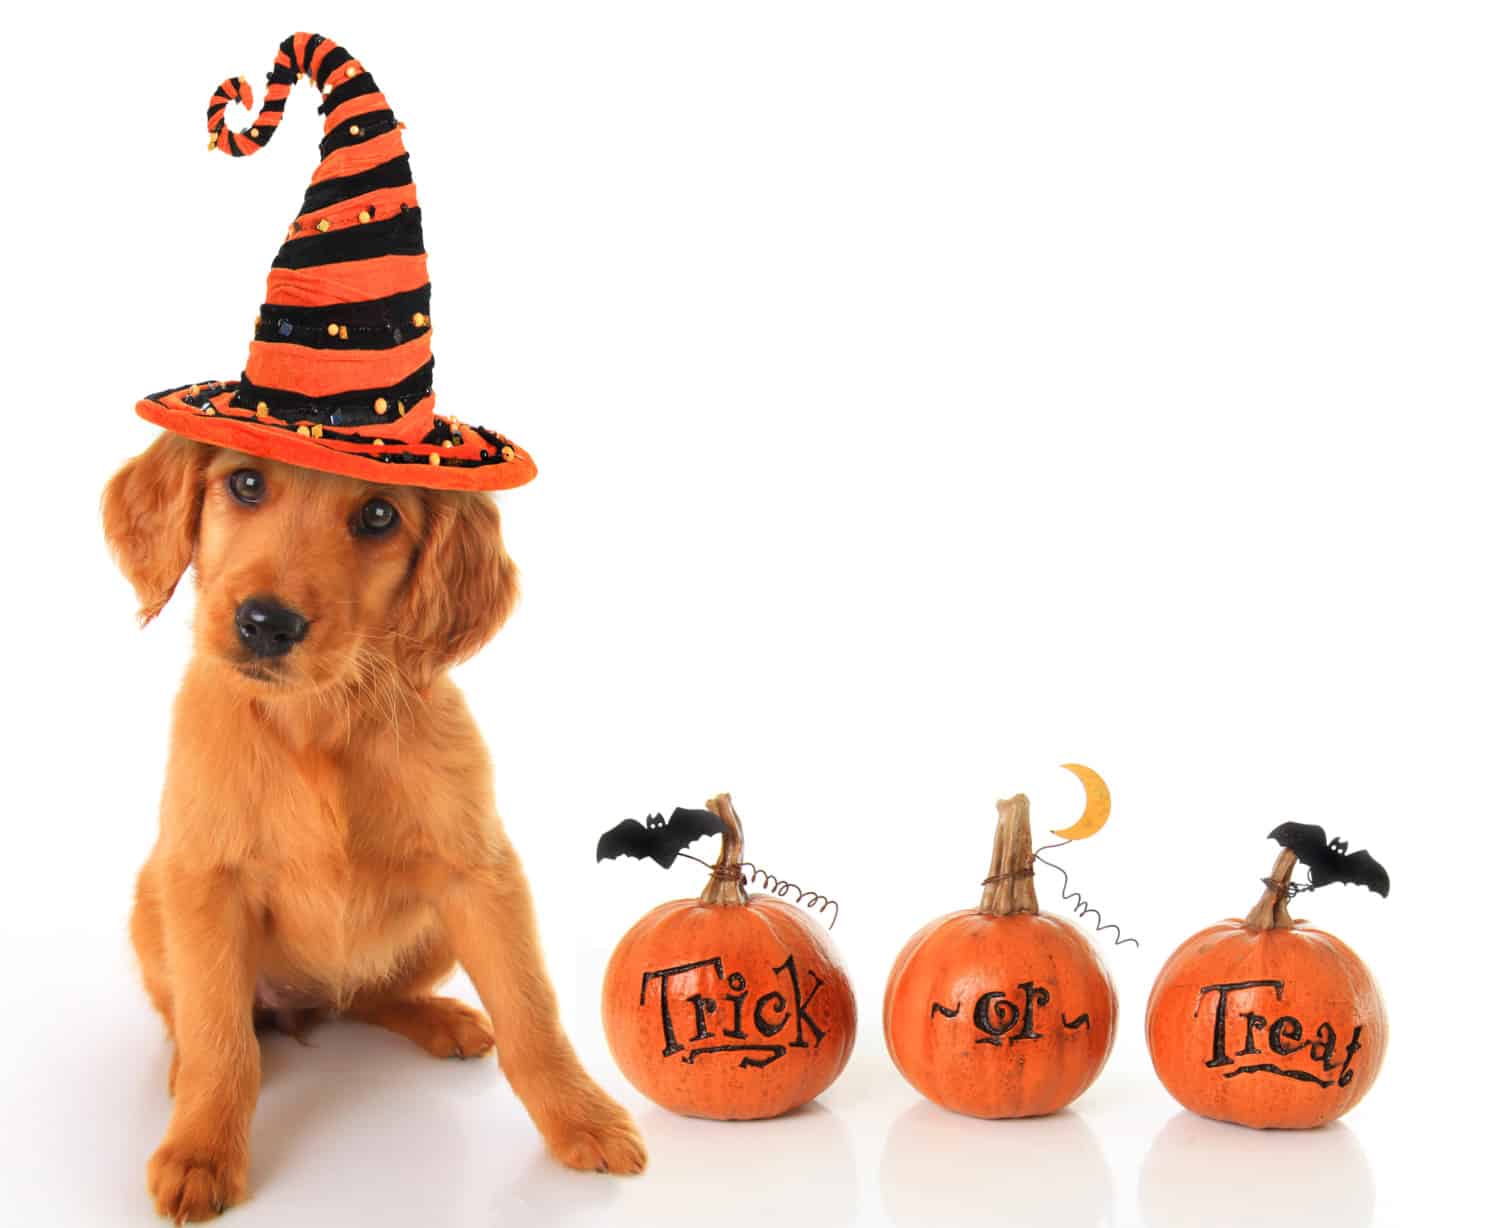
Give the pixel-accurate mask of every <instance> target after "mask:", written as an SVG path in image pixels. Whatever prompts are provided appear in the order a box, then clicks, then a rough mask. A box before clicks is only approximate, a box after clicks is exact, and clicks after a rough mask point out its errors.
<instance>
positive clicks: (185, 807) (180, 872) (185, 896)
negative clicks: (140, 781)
mask: <svg viewBox="0 0 1500 1228" xmlns="http://www.w3.org/2000/svg"><path fill="white" fill-rule="evenodd" d="M242 468H252V469H255V470H257V471H259V472H260V473H261V474H262V475H263V477H264V480H265V491H266V493H265V497H264V499H263V500H262V502H261V503H260V504H258V505H256V506H253V507H251V506H245V505H243V504H241V503H239V502H238V501H237V500H236V499H235V498H234V497H233V496H232V495H231V494H230V493H229V490H228V487H227V485H226V478H227V476H228V475H229V474H231V473H233V472H234V471H236V470H238V469H242ZM375 495H378V496H380V497H381V498H384V499H387V500H389V501H390V502H391V503H393V504H394V505H395V506H396V508H397V510H398V512H399V514H400V521H399V523H398V524H397V526H396V527H395V528H394V529H393V530H392V531H391V532H390V533H389V534H387V535H386V536H383V537H380V538H378V539H376V538H370V537H361V536H356V534H355V533H354V532H353V531H352V529H351V526H352V525H353V524H354V523H355V520H354V518H355V517H357V516H358V515H359V511H360V508H361V507H362V506H363V505H364V502H365V501H366V500H368V499H370V498H371V497H372V496H375ZM103 512H104V527H105V534H106V536H107V538H108V540H109V543H110V546H111V548H112V549H113V550H114V553H115V556H116V558H117V559H118V561H119V563H120V567H121V570H122V571H123V572H124V573H125V575H126V576H127V577H128V578H129V580H130V582H131V583H132V584H133V585H134V587H135V590H136V594H137V596H138V598H139V601H140V606H141V617H142V619H143V621H145V620H149V619H151V618H152V617H154V616H155V615H156V614H157V613H158V612H159V611H160V610H161V608H162V607H163V606H164V605H165V604H166V602H167V600H168V598H169V597H170V596H171V595H172V590H173V589H174V588H175V587H176V584H177V582H178V580H179V579H180V578H181V576H182V574H183V572H184V571H185V570H186V569H187V567H188V565H189V564H190V563H192V564H193V567H194V573H195V577H196V581H197V589H198V604H197V610H196V613H195V617H194V654H193V658H192V661H191V664H190V665H189V667H188V671H187V675H186V677H185V678H184V680H183V683H182V688H181V691H180V692H179V694H178V697H177V705H176V711H175V719H174V724H173V732H172V744H171V754H170V760H169V764H168V768H167V779H166V785H165V789H164V791H163V795H162V801H161V826H160V834H159V837H158V840H157V843H156V846H155V848H154V849H153V850H152V853H151V856H150V858H149V859H148V861H147V862H146V865H145V867H144V868H143V869H142V871H141V874H140V879H139V883H138V885H137V891H136V905H135V911H134V915H133V917H132V919H131V936H132V938H133V940H134V944H135V949H136V951H137V953H138V955H139V957H140V962H141V969H142V972H143V975H144V979H145V983H146V989H147V991H148V992H149V994H150V996H151V1000H152V1002H153V1003H155V1005H156V1008H157V1009H158V1010H159V1011H160V1012H161V1014H162V1017H163V1018H164V1019H165V1020H166V1024H167V1029H168V1033H169V1035H170V1037H171V1040H172V1042H173V1044H174V1045H175V1054H174V1056H173V1060H172V1068H171V1076H170V1086H171V1089H172V1092H173V1094H174V1096H175V1103H174V1108H173V1114H172V1119H171V1124H170V1126H169V1127H168V1129H167V1134H166V1138H165V1140H164V1141H163V1142H162V1144H161V1146H160V1147H159V1148H158V1149H157V1151H156V1154H155V1155H154V1156H153V1157H152V1158H151V1162H150V1164H149V1166H148V1169H147V1182H148V1186H149V1189H150V1193H151V1195H152V1197H153V1198H154V1199H155V1201H156V1205H157V1208H158V1210H159V1211H160V1212H161V1213H162V1214H164V1215H167V1216H171V1217H172V1218H174V1219H177V1220H178V1221H181V1220H185V1219H201V1218H204V1217H206V1216H209V1215H212V1214H214V1213H216V1212H217V1211H219V1210H222V1209H223V1208H224V1207H226V1206H228V1205H230V1204H232V1203H234V1202H236V1201H238V1200H239V1199H241V1198H243V1197H244V1195H245V1179H246V1173H247V1171H248V1167H249V1134H250V1119H251V1115H252V1113H253V1111H254V1108H255V1101H256V1096H257V1093H258V1090H259V1086H260V1048H259V1043H258V1041H257V1039H256V1035H255V1030H254V1028H255V1020H256V1018H257V1017H259V1018H261V1019H262V1020H265V1019H274V1020H277V1021H279V1022H280V1023H281V1024H282V1026H291V1027H295V1028H300V1027H301V1026H304V1025H305V1024H306V1023H308V1022H310V1021H311V1020H312V1019H314V1018H316V1017H319V1016H321V1015H322V1014H324V1013H329V1012H332V1013H337V1014H342V1015H345V1016H347V1017H350V1018H353V1019H358V1020H363V1021H364V1022H367V1023H371V1024H375V1025H378V1026H381V1027H385V1028H389V1029H391V1030H392V1031H395V1032H399V1033H401V1034H402V1035H403V1036H407V1037H409V1038H410V1039H412V1040H413V1041H415V1042H416V1043H417V1044H419V1045H421V1046H422V1047H423V1048H424V1049H426V1050H427V1051H428V1052H430V1053H433V1054H435V1055H437V1056H439V1057H447V1056H450V1055H455V1056H463V1057H473V1056H477V1055H479V1054H481V1053H484V1052H487V1051H488V1050H489V1049H490V1048H491V1046H492V1044H493V1037H495V1036H498V1038H499V1042H500V1043H499V1047H498V1052H499V1060H500V1066H501V1069H502V1070H503V1071H504V1072H505V1075H506V1077H507V1078H508V1079H509V1081H510V1084H511V1086H512V1087H513V1088H514V1089H515V1091H516V1094H517V1095H518V1096H519V1097H520V1098H521V1101H522V1103H523V1104H524V1105H525V1106H526V1109H527V1111H528V1112H529V1113H530V1115H531V1118H532V1120H533V1121H534V1122H535V1123H536V1126H537V1129H538V1130H539V1131H540V1132H541V1134H542V1137H543V1139H544V1140H545V1141H546V1143H547V1146H548V1147H549V1148H550V1150H551V1151H552V1153H553V1155H555V1156H556V1157H557V1158H558V1159H559V1160H561V1161H562V1162H563V1163H564V1164H567V1165H570V1166H572V1167H574V1168H582V1169H599V1170H607V1171H610V1172H617V1173H634V1172H639V1171H640V1170H641V1169H642V1168H643V1167H644V1166H645V1158H646V1155H645V1149H644V1147H643V1145H642V1143H641V1139H640V1136H639V1134H638V1133H637V1132H636V1129H635V1127H634V1125H633V1124H632V1122H631V1120H630V1118H629V1116H628V1115H627V1114H626V1113H625V1111H624V1110H623V1109H621V1108H620V1107H619V1106H618V1105H616V1104H615V1103H614V1102H613V1101H612V1100H610V1099H609V1097H607V1096H606V1095H605V1094H604V1093H603V1092H602V1091H601V1090H600V1089H599V1087H598V1086H597V1085H596V1084H595V1083H594V1082H593V1080H592V1079H590V1078H589V1076H588V1075H587V1073H585V1071H584V1070H583V1068H582V1066H581V1065H580V1064H579V1062H578V1059H577V1057H576V1056H575V1054H574V1052H573V1048H572V1046H571V1044H570V1043H569V1041H568V1039H567V1036H566V1035H565V1034H564V1033H563V1030H562V1027H561V1025H560V1023H559V1021H558V1015H557V1005H556V1000H555V997H554V994H553V991H552V987H551V984H550V983H549V981H548V979H547V974H546V971H545V969H544V968H543V966H542V962H541V957H540V952H539V948H538V941H537V936H536V931H535V925H534V921H533V915H532V906H531V898H530V894H529V891H528V888H527V884H526V879H525V877H524V875H523V874H522V871H521V867H520V864H519V862H518V860H517V858H516V854H515V852H514V850H513V849H512V847H511V844H510V842H509V840H508V839H507V838H506V835H505V832H504V830H503V829H502V827H501V825H500V821H499V818H498V816H497V814H496V811H495V803H494V797H493V793H492V790H491V768H490V761H489V757H488V755H487V753H486V751H485V748H484V744H483V742H482V741H481V739H480V736H479V733H478V731H477V730H476V728H475V726H474V722H473V719H472V718H471V717H470V715H469V712H468V709H467V707H466V706H465V704H464V700H463V697H462V696H461V695H460V693H459V691H458V689H457V688H456V687H455V686H454V685H453V683H452V682H450V681H449V679H448V677H447V674H446V670H447V667H448V666H450V665H451V664H453V663H454V662H456V661H458V660H461V659H462V658H464V657H466V656H468V655H470V654H471V653H473V652H475V651H477V650H478V649H479V648H480V647H481V646H482V645H483V644H484V643H485V641H486V640H488V639H489V638H490V636H492V635H493V634H494V633H495V632H496V631H497V630H498V629H499V627H500V624H501V623H502V622H504V620H505V617H506V615H507V613H508V612H509V610H510V607H511V604H512V602H513V600H514V597H515V592H516V583H515V568H514V566H513V564H512V563H511V560H510V557H509V556H508V555H507V554H506V552H505V549H504V546H503V545H502V543H501V538H500V520H499V513H498V512H497V511H496V508H495V505H494V502H493V501H492V500H491V499H490V498H489V497H488V496H484V495H477V494H468V493H460V492H439V491H429V490H419V489H416V488H412V487H404V486H395V487H377V486H371V485H369V484H366V483H362V482H358V481H355V480H353V479H350V478H343V477H336V476H332V475H329V474H323V473H316V472H312V471H308V470H302V469H294V468H290V467H288V466H285V465H281V464H278V463H276V462H273V461H266V460H259V459H255V458H252V457H248V456H243V455H240V454H237V453H233V452H226V451H223V450H220V449H216V448H211V447H207V446H205V445H202V444H198V443H194V442H191V441H189V440H186V439H183V438H180V437H178V436H175V435H169V434H164V435H162V436H161V437H160V438H159V439H158V440H157V441H156V442H155V443H154V444H153V445H152V446H151V447H150V448H149V449H147V451H146V452H144V453H143V454H142V455H140V456H138V457H136V458H135V459H134V460H132V461H130V462H129V463H128V464H127V465H125V467H124V468H122V469H121V470H120V472H119V473H118V474H116V475H115V477H114V478H113V479H112V480H111V482H110V483H109V486H108V488H107V489H106V491H105V494H104V503H103ZM258 594H272V595H274V596H275V597H276V598H278V599H279V600H280V601H282V602H284V603H285V604H287V605H288V606H291V607H293V608H295V609H296V610H298V611H300V612H301V613H302V614H303V615H305V616H306V617H307V618H308V619H309V620H310V622H311V627H310V630H309V632H308V634H307V637H306V639H305V640H304V641H303V642H302V643H300V644H298V645H297V646H296V647H295V649H293V650H292V651H291V652H290V653H289V654H287V655H286V656H284V657H280V658H274V659H272V660H270V661H268V662H264V663H262V662H256V661H254V660H252V659H250V658H249V656H248V654H247V653H246V652H245V650H244V647H243V645H242V644H241V643H240V642H239V639H238V633H237V631H236V628H235V621H234V611H235V610H236V608H237V606H238V605H239V603H240V602H241V601H243V600H244V599H245V598H247V597H249V596H252V595H258ZM455 961H456V962H458V963H461V964H462V965H463V967H464V969H465V971H467V973H468V974H469V976H470V978H471V979H472V980H473V983H474V985H475V987H476V988H477V990H478V991H479V996H480V998H481V1000H482V1001H483V1002H484V1006H485V1009H486V1011H487V1012H488V1014H489V1018H488V1019H486V1018H485V1017H484V1016H483V1015H481V1014H480V1013H479V1012H478V1011H475V1010H472V1009H471V1008H469V1007H467V1006H464V1005H463V1004H461V1003H459V1002H456V1001H454V1000H452V999H449V998H442V997H437V996H434V995H433V992H432V990H433V987H434V986H435V985H437V984H438V983H440V982H441V981H442V980H443V979H444V978H445V977H446V976H447V975H448V974H449V972H450V971H451V970H452V969H453V967H454V964H455ZM492 1024H493V1033H492Z"/></svg>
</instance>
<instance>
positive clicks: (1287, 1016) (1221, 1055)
mask: <svg viewBox="0 0 1500 1228" xmlns="http://www.w3.org/2000/svg"><path fill="white" fill-rule="evenodd" d="M1296 864H1297V858H1296V855H1295V854H1294V853H1292V852H1291V851H1290V850H1287V849H1283V850H1282V852H1281V855H1280V856H1279V857H1278V858H1277V859H1276V865H1275V868H1274V869H1273V870H1272V873H1271V877H1270V878H1268V879H1266V880H1265V883H1266V890H1265V894H1264V895H1263V896H1262V897H1261V899H1260V901H1259V902H1258V903H1257V904H1256V906H1255V908H1254V909H1252V910H1251V912H1250V914H1249V915H1248V916H1247V917H1246V918H1245V919H1244V920H1243V921H1240V920H1231V921H1221V922H1219V924H1217V925H1210V926H1209V927H1208V928H1207V929H1206V930H1202V931H1200V932H1199V933H1197V934H1194V935H1193V936H1192V937H1191V938H1189V939H1188V940H1187V941H1186V942H1184V943H1183V944H1182V945H1181V946H1180V947H1178V948H1177V950H1176V951H1174V952H1173V953H1172V956H1171V958H1169V959H1168V960H1167V962H1166V966H1165V967H1163V968H1162V970H1161V974H1160V975H1159V976H1158V977H1157V978H1156V984H1155V986H1154V987H1153V988H1152V990H1151V998H1150V1001H1149V1002H1148V1003H1147V1005H1146V1040H1147V1043H1148V1044H1149V1046H1150V1048H1151V1061H1152V1064H1153V1065H1155V1067H1156V1073H1157V1076H1158V1077H1159V1078H1160V1079H1161V1081H1162V1082H1163V1083H1164V1084H1165V1085H1166V1088H1167V1090H1168V1091H1169V1092H1171V1093H1172V1095H1173V1096H1175V1097H1176V1098H1177V1100H1178V1101H1179V1102H1180V1103H1181V1104H1182V1105H1183V1107H1184V1108H1188V1109H1191V1110H1192V1111H1193V1112H1195V1113H1199V1114H1202V1115H1203V1116H1204V1117H1214V1118H1218V1119H1219V1120H1221V1121H1232V1122H1237V1123H1239V1124H1240V1125H1242V1126H1258V1127H1282V1128H1292V1129H1302V1128H1306V1127H1310V1126H1321V1125H1323V1124H1324V1123H1325V1122H1330V1121H1332V1120H1333V1119H1334V1118H1336V1117H1339V1116H1341V1115H1343V1114H1344V1113H1347V1112H1348V1111H1349V1110H1350V1109H1352V1108H1353V1107H1354V1106H1355V1105H1356V1104H1358V1103H1359V1101H1360V1099H1361V1098H1362V1097H1363V1096H1364V1094H1365V1092H1367V1091H1368V1090H1369V1088H1370V1084H1371V1083H1373V1082H1374V1081H1375V1076H1376V1074H1377V1073H1378V1072H1379V1070H1380V1063H1381V1059H1382V1058H1383V1057H1384V1056H1385V1043H1386V1018H1385V1005H1384V1003H1383V1002H1382V1001H1381V999H1380V989H1379V987H1378V986H1377V985H1376V984H1375V980H1374V978H1373V977H1372V976H1371V975H1370V971H1369V969H1368V968H1366V967H1365V965H1364V963H1363V962H1362V961H1361V960H1360V958H1359V956H1357V955H1356V954H1355V953H1354V952H1353V951H1351V950H1350V949H1349V948H1348V947H1346V946H1345V945H1344V944H1343V943H1342V942H1340V941H1339V940H1338V939H1337V938H1335V937H1334V936H1333V935H1332V934H1326V933H1324V932H1323V931H1322V930H1317V929H1313V928H1312V927H1311V926H1309V925H1306V924H1305V923H1303V922H1301V921H1294V920H1292V917H1291V914H1290V913H1289V912H1288V911H1287V905H1286V901H1287V894H1288V884H1289V883H1290V881H1291V875H1292V870H1293V869H1294V868H1295V866H1296Z"/></svg>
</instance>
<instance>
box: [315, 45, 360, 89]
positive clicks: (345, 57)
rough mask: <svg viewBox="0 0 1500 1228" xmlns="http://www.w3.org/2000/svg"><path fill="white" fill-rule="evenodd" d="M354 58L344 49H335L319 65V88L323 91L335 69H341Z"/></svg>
mask: <svg viewBox="0 0 1500 1228" xmlns="http://www.w3.org/2000/svg"><path fill="white" fill-rule="evenodd" d="M353 58H354V57H353V56H352V55H350V54H349V53H348V52H347V51H345V50H344V49H343V48H342V47H335V48H334V49H333V50H332V51H330V52H329V53H328V54H327V55H325V56H324V57H323V62H322V63H321V64H319V65H318V88H319V89H322V88H323V84H324V82H326V81H327V80H328V78H329V77H330V76H331V75H332V74H333V70H334V69H335V68H341V67H343V66H344V65H345V64H347V63H348V62H349V61H350V60H352V59H353Z"/></svg>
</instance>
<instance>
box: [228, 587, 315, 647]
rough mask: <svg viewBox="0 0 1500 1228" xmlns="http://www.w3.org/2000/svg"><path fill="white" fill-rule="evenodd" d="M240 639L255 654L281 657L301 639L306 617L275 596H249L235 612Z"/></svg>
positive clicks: (235, 622)
mask: <svg viewBox="0 0 1500 1228" xmlns="http://www.w3.org/2000/svg"><path fill="white" fill-rule="evenodd" d="M234 625H235V626H236V627H237V628H238V629H239V633H240V643H241V644H243V645H244V646H245V647H246V648H248V649H249V650H250V651H251V652H253V653H254V654H255V655H256V656H257V657H280V656H285V655H286V654H287V653H289V652H291V650H292V649H293V648H294V647H295V646H296V645H298V644H300V643H301V642H302V639H303V637H304V636H305V635H306V634H307V619H305V618H303V617H302V615H300V614H298V613H297V611H296V610H290V609H288V608H287V607H286V606H284V605H282V604H281V602H279V601H277V600H276V598H274V597H251V598H250V599H249V600H247V601H243V602H241V603H240V608H239V609H237V610H236V611H235V612H234Z"/></svg>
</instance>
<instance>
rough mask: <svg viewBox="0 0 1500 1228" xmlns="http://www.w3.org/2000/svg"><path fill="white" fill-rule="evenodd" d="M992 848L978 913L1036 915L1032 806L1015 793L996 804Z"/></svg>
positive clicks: (993, 915) (999, 915)
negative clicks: (1032, 850)
mask: <svg viewBox="0 0 1500 1228" xmlns="http://www.w3.org/2000/svg"><path fill="white" fill-rule="evenodd" d="M995 809H996V810H997V811H998V812H999V814H1000V818H999V821H998V822H997V823H996V824H995V847H994V850H993V852H991V854H990V874H989V877H988V878H986V879H985V880H984V894H983V895H981V896H980V897H979V911H980V912H981V913H984V914H985V915H987V916H991V917H1008V916H1010V915H1011V914H1012V913H1018V912H1026V913H1034V912H1037V911H1038V909H1037V903H1036V883H1035V882H1033V881H1032V870H1031V802H1030V801H1028V800H1027V797H1026V794H1024V793H1017V794H1016V795H1015V796H1014V797H1007V798H1005V799H1003V800H1001V801H998V802H996V803H995Z"/></svg>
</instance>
